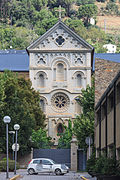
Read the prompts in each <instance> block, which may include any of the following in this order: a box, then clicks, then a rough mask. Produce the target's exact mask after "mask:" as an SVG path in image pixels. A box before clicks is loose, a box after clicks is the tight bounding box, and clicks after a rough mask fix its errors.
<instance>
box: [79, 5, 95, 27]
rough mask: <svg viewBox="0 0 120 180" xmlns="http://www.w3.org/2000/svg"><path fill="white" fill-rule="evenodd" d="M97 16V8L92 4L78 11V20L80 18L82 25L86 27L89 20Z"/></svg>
mask: <svg viewBox="0 0 120 180" xmlns="http://www.w3.org/2000/svg"><path fill="white" fill-rule="evenodd" d="M96 15H97V6H96V5H94V4H86V5H82V6H80V7H79V9H78V15H77V16H78V18H80V19H81V18H82V19H83V21H84V24H85V25H86V26H88V24H89V20H90V18H92V17H95V16H96Z"/></svg>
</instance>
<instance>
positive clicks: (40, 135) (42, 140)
mask: <svg viewBox="0 0 120 180" xmlns="http://www.w3.org/2000/svg"><path fill="white" fill-rule="evenodd" d="M31 143H32V147H34V148H38V149H50V147H51V145H52V142H51V137H47V131H46V130H44V129H42V128H40V129H38V130H37V131H35V130H33V131H32V136H31Z"/></svg>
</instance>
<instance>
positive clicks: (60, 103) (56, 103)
mask: <svg viewBox="0 0 120 180" xmlns="http://www.w3.org/2000/svg"><path fill="white" fill-rule="evenodd" d="M51 104H52V107H53V108H54V110H55V111H59V112H62V111H66V110H67V108H68V106H69V104H70V101H69V98H68V96H67V95H66V94H64V93H56V94H54V95H53V96H52V98H51Z"/></svg>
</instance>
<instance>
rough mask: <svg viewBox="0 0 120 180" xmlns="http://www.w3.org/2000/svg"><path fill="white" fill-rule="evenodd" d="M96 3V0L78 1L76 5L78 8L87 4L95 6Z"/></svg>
mask: <svg viewBox="0 0 120 180" xmlns="http://www.w3.org/2000/svg"><path fill="white" fill-rule="evenodd" d="M94 3H95V0H77V1H76V4H77V5H78V6H80V5H85V4H94Z"/></svg>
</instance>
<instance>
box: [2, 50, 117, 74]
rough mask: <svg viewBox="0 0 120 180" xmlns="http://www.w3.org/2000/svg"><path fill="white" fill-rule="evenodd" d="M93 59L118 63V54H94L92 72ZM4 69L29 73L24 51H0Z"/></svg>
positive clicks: (27, 60)
mask: <svg viewBox="0 0 120 180" xmlns="http://www.w3.org/2000/svg"><path fill="white" fill-rule="evenodd" d="M95 58H100V59H104V60H109V61H114V62H119V63H120V53H119V54H117V53H116V54H113V53H95V55H94V62H93V70H94V64H95ZM5 69H9V70H11V71H29V56H28V54H27V52H26V50H0V71H4V70H5Z"/></svg>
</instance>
